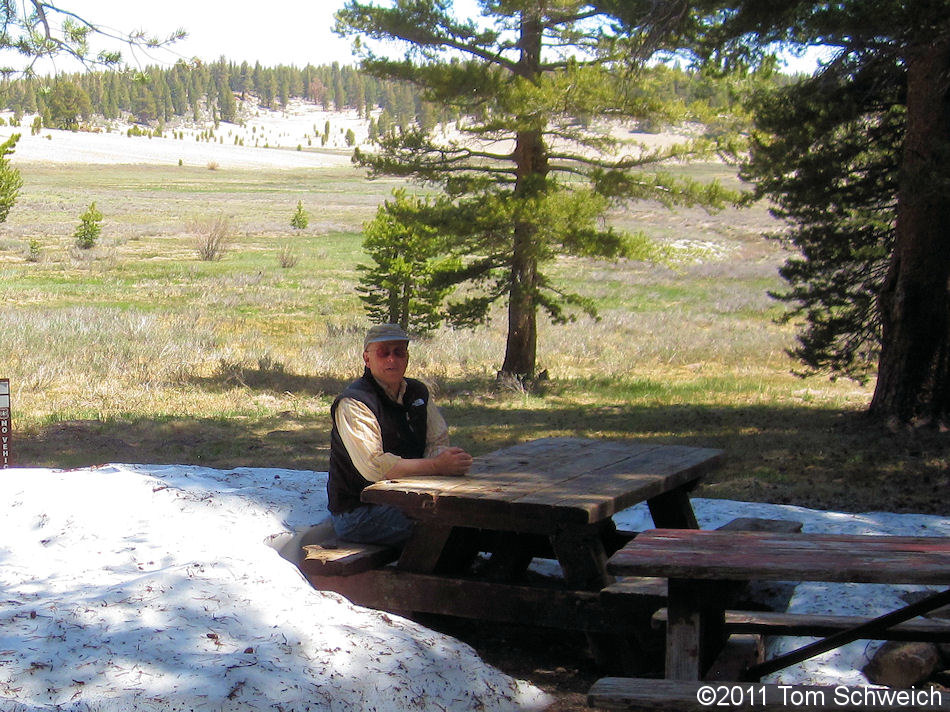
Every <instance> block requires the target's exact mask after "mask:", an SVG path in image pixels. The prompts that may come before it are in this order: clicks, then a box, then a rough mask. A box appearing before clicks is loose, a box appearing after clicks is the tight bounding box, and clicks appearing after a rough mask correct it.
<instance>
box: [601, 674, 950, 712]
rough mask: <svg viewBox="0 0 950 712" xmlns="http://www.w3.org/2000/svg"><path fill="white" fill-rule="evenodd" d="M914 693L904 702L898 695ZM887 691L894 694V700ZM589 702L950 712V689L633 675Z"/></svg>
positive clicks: (608, 683) (680, 710)
mask: <svg viewBox="0 0 950 712" xmlns="http://www.w3.org/2000/svg"><path fill="white" fill-rule="evenodd" d="M704 687H705V688H709V689H710V690H711V696H710V698H709V699H708V700H706V701H705V704H704V703H702V702H700V700H699V699H698V698H699V697H701V695H700V689H702V688H704ZM901 693H903V694H904V695H906V696H909V699H908V700H905V701H904V702H903V703H901V702H895V701H894V700H898V699H901V698H898V697H897V695H899V694H901ZM887 695H891V696H892V697H891V698H890V700H891V701H890V702H888V701H887V700H888V699H889V698H888V697H887ZM587 704H588V706H590V707H599V708H602V709H612V710H642V711H643V712H655V711H656V710H671V711H675V712H710V710H748V711H749V712H752V711H754V710H776V711H781V712H788V711H789V710H795V712H856V711H857V710H894V709H908V710H910V709H912V710H915V712H935V711H937V710H950V693H948V692H945V691H943V692H941V691H930V690H923V689H915V690H892V689H874V688H867V687H857V686H853V687H844V686H832V685H795V686H791V685H775V684H748V683H745V684H738V683H715V682H714V683H707V682H701V681H689V680H650V679H645V678H634V677H605V678H602V679H600V680H598V681H597V682H595V683H594V685H593V686H592V687H591V688H590V691H589V692H588V694H587Z"/></svg>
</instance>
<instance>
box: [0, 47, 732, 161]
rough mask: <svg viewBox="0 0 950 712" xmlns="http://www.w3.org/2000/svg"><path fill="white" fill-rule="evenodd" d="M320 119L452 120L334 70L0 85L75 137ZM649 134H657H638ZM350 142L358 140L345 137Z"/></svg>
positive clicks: (708, 104)
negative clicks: (276, 118) (316, 111)
mask: <svg viewBox="0 0 950 712" xmlns="http://www.w3.org/2000/svg"><path fill="white" fill-rule="evenodd" d="M642 81H644V82H649V83H650V84H651V85H652V86H659V87H662V88H663V89H664V90H665V92H666V93H667V94H668V96H669V97H671V98H676V99H678V100H680V101H681V102H682V104H683V105H684V106H685V107H686V109H687V113H690V114H692V115H694V116H703V117H707V119H708V118H709V117H726V116H729V117H733V116H735V115H736V114H741V113H742V112H741V109H740V107H739V105H738V102H737V99H736V95H735V92H734V91H733V89H734V87H732V86H731V85H730V84H729V83H727V82H725V81H723V80H715V79H712V78H709V77H704V76H702V75H699V74H697V73H694V72H688V71H685V70H682V69H680V68H675V67H674V68H671V67H667V66H658V67H653V68H650V69H647V70H645V72H644V76H643V78H642ZM294 101H298V102H307V103H310V104H312V105H315V106H317V107H318V108H320V109H322V110H323V111H336V112H347V113H353V112H355V114H356V115H357V116H358V117H360V118H362V119H364V120H365V121H366V134H367V136H368V137H369V138H373V137H375V136H376V135H377V134H378V133H381V132H384V131H386V130H388V129H389V128H390V127H392V126H403V127H405V126H407V125H409V124H416V125H419V126H422V127H423V128H426V129H429V128H433V127H435V126H437V125H438V124H448V123H451V122H453V121H455V120H457V119H459V118H461V117H459V116H457V115H453V114H452V113H451V112H447V111H445V110H443V109H442V108H440V107H438V106H436V105H434V104H431V103H429V102H427V101H425V100H424V98H423V96H422V95H421V94H420V93H419V92H418V91H417V90H416V89H415V88H414V87H413V86H411V85H408V84H405V83H396V82H391V81H381V80H379V79H376V78H375V77H372V76H370V75H368V74H366V73H364V72H361V71H360V70H358V69H355V68H353V67H349V66H341V65H339V64H337V63H334V64H331V65H323V66H318V67H315V66H311V65H308V66H306V67H303V68H298V67H288V66H278V67H262V66H261V65H260V64H255V65H254V66H251V65H249V64H248V63H247V62H244V63H241V64H236V63H234V62H229V61H227V60H225V59H221V60H219V61H218V62H214V63H212V64H203V63H194V64H188V63H185V62H179V63H178V64H176V65H175V66H173V67H171V68H162V67H149V68H147V69H145V70H144V71H141V72H138V71H136V72H133V71H125V72H89V73H77V74H67V75H59V76H57V77H55V78H52V79H49V78H23V79H16V80H12V81H6V82H4V83H3V84H2V85H0V109H6V110H7V111H10V112H12V114H13V117H14V121H15V122H16V123H19V122H20V121H22V118H23V117H24V116H27V115H34V116H39V117H40V122H41V125H42V126H43V127H45V128H51V129H67V130H75V129H78V128H79V127H80V126H82V125H83V124H90V123H91V122H93V121H94V120H96V123H102V122H118V121H130V122H133V123H135V124H137V125H139V126H140V127H141V129H142V130H146V129H148V130H155V129H157V130H158V131H159V132H160V133H162V134H164V132H165V131H166V129H168V128H169V127H173V126H174V127H180V126H183V125H190V126H193V127H194V126H199V125H200V126H207V125H209V124H210V125H213V126H214V127H217V126H218V124H219V123H221V122H224V123H229V124H242V123H243V122H246V121H247V120H248V118H249V117H251V116H253V114H254V113H255V111H257V110H258V109H260V110H265V111H281V110H285V109H287V108H288V107H289V106H291V104H292V102H294ZM642 128H644V129H645V130H650V131H654V130H656V131H658V130H661V129H663V128H664V127H663V126H650V125H646V126H643V127H642ZM314 133H315V134H316V135H315V136H313V138H316V139H317V143H318V144H319V145H320V146H328V145H329V144H331V143H337V142H336V141H335V140H334V141H331V136H329V135H328V134H327V132H326V127H325V126H318V127H317V130H316V131H315V132H314ZM354 140H357V139H356V137H354Z"/></svg>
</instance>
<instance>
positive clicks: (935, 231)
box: [870, 37, 950, 423]
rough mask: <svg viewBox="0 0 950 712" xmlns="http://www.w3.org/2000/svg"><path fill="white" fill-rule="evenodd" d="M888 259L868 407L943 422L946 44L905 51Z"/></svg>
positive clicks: (903, 418)
mask: <svg viewBox="0 0 950 712" xmlns="http://www.w3.org/2000/svg"><path fill="white" fill-rule="evenodd" d="M905 60H906V66H907V115H906V116H907V119H906V121H907V125H906V133H905V140H904V146H903V152H902V158H901V175H900V179H899V181H900V182H899V187H898V196H897V223H896V230H895V232H896V240H895V247H894V253H893V255H892V257H891V264H890V268H889V271H888V275H887V278H886V280H885V283H884V286H883V288H882V291H881V295H880V301H879V307H880V313H881V322H882V345H881V355H880V360H879V363H878V380H877V385H876V387H875V391H874V397H873V398H872V401H871V407H870V409H871V412H872V413H873V414H875V415H878V416H881V417H884V418H886V419H889V420H894V421H898V422H902V423H911V422H918V423H928V422H946V421H947V420H948V415H950V287H948V280H950V181H948V177H950V167H948V161H950V92H948V87H950V37H942V38H938V39H936V40H933V41H930V43H929V44H926V45H921V46H917V47H914V48H912V50H911V51H910V52H908V54H907V56H906V57H905Z"/></svg>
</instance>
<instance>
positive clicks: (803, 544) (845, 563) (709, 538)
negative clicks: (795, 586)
mask: <svg viewBox="0 0 950 712" xmlns="http://www.w3.org/2000/svg"><path fill="white" fill-rule="evenodd" d="M609 569H610V571H611V572H612V573H614V574H618V575H627V576H668V577H676V578H688V579H702V578H712V579H732V580H748V579H770V580H778V581H850V582H859V583H917V584H931V585H933V584H942V585H946V584H950V538H947V537H899V536H859V535H843V534H785V533H780V532H768V531H764V532H749V531H715V530H714V531H707V530H692V529H652V530H649V531H646V532H643V533H642V534H640V535H639V536H638V537H637V538H636V539H634V540H633V541H632V542H630V544H628V545H627V546H625V547H624V548H623V549H621V550H620V551H618V552H617V553H615V554H614V555H613V556H612V557H611V559H610V563H609Z"/></svg>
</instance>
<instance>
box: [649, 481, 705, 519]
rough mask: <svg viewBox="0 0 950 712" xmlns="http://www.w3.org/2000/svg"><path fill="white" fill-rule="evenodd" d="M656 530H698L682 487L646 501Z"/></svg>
mask: <svg viewBox="0 0 950 712" xmlns="http://www.w3.org/2000/svg"><path fill="white" fill-rule="evenodd" d="M647 505H648V506H649V507H650V515H651V516H652V517H653V524H654V525H655V526H656V528H657V529H699V524H698V523H697V522H696V514H695V513H694V512H693V505H692V504H690V502H689V495H688V494H687V492H686V490H685V489H684V488H682V487H678V488H676V489H673V490H670V491H669V492H664V493H663V494H661V495H657V496H656V497H652V498H651V499H649V500H647Z"/></svg>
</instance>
